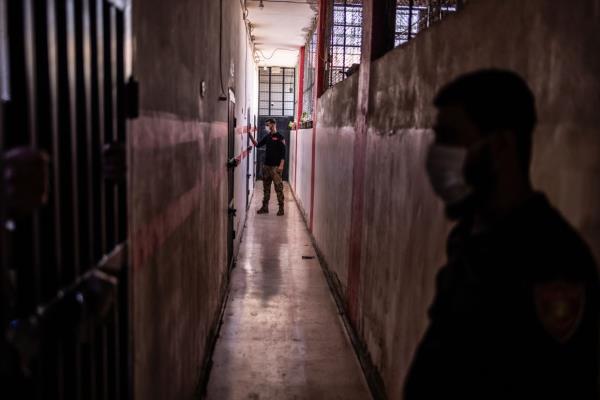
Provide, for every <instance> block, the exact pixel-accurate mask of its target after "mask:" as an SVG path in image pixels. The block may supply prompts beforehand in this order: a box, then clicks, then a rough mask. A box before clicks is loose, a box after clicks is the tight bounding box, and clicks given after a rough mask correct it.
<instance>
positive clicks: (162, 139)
mask: <svg viewBox="0 0 600 400" xmlns="http://www.w3.org/2000/svg"><path fill="white" fill-rule="evenodd" d="M227 126H228V125H227V123H225V122H214V123H202V122H197V121H182V120H180V119H178V118H177V117H173V116H170V115H167V116H165V115H154V114H151V115H147V116H142V117H140V119H138V120H137V121H136V122H135V123H134V128H133V131H132V135H131V136H132V139H131V140H132V146H133V147H134V150H135V149H142V148H146V149H147V148H161V147H163V146H168V145H172V144H173V142H178V141H189V140H190V139H197V140H203V139H204V136H203V135H202V133H201V131H209V132H210V140H214V139H218V138H225V137H227V129H228V128H227ZM173 132H177V135H176V136H174V135H169V133H173ZM199 135H200V136H199ZM223 159H226V149H224V154H223ZM133 163H134V165H133V167H134V168H135V160H134V161H133ZM226 173H227V169H226V166H225V164H224V165H223V169H213V170H209V171H207V174H206V175H205V176H204V178H203V180H204V182H197V183H196V185H195V186H194V187H193V188H192V189H190V190H189V191H188V192H186V193H184V194H183V195H181V196H180V197H178V198H177V199H175V200H173V201H172V202H170V203H169V204H168V205H167V206H166V207H165V208H164V209H163V210H162V211H161V212H160V213H159V214H157V215H155V216H154V217H153V218H152V219H151V220H150V221H148V222H146V223H145V224H143V225H142V226H140V227H139V228H137V229H136V227H133V229H134V230H133V232H131V234H130V235H131V236H130V243H131V257H132V264H133V265H132V268H133V269H134V270H140V269H142V268H143V267H145V266H146V265H148V263H149V261H150V260H151V259H152V258H153V257H154V255H155V253H156V252H157V250H159V249H160V248H161V247H162V246H164V244H165V243H166V241H167V240H168V239H169V238H170V237H171V236H172V235H173V233H175V231H176V230H177V229H178V228H179V227H180V226H181V224H183V223H184V222H185V221H186V220H187V219H188V218H189V217H190V216H191V215H192V213H193V212H194V211H195V210H196V209H197V208H199V207H201V206H202V204H203V203H202V200H203V198H205V197H206V191H207V189H208V190H211V191H212V192H215V193H216V192H218V191H219V188H220V187H221V186H222V185H226V183H227V179H226ZM207 179H208V181H209V183H208V188H207V183H206V180H207Z"/></svg>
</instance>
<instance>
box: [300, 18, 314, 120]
mask: <svg viewBox="0 0 600 400" xmlns="http://www.w3.org/2000/svg"><path fill="white" fill-rule="evenodd" d="M316 71H317V29H316V27H315V29H314V30H313V32H312V33H311V34H310V35H309V39H308V42H307V43H306V46H305V53H304V93H302V96H303V98H302V115H300V119H301V120H304V121H312V120H313V103H314V97H313V96H314V90H315V89H316V86H315V78H316Z"/></svg>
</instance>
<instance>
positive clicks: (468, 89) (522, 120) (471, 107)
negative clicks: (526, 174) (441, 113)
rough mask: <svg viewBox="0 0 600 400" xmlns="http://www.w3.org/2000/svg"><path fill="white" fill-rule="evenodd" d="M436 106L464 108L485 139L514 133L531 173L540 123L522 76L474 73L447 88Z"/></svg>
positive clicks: (521, 156)
mask: <svg viewBox="0 0 600 400" xmlns="http://www.w3.org/2000/svg"><path fill="white" fill-rule="evenodd" d="M433 103H434V105H435V106H436V107H438V108H441V107H446V106H462V107H463V109H464V110H465V112H466V113H467V115H468V116H469V117H470V118H471V120H472V121H473V122H474V123H475V125H477V127H478V128H479V129H480V130H481V132H482V133H483V134H484V135H488V134H491V133H493V132H495V131H499V130H512V131H514V132H515V133H516V134H517V144H518V146H519V149H518V151H519V157H520V160H521V162H522V164H523V167H524V168H525V169H526V170H528V169H529V164H530V161H531V147H532V134H533V128H534V127H535V124H536V122H537V116H536V111H535V97H534V95H533V93H532V92H531V90H530V89H529V87H528V86H527V83H525V81H524V80H523V79H522V78H521V77H520V76H519V75H517V74H515V73H514V72H511V71H506V70H499V69H486V70H480V71H475V72H471V73H469V74H466V75H462V76H460V77H458V78H457V79H456V80H454V81H452V82H450V83H449V84H447V85H446V86H444V87H443V88H442V89H441V90H440V91H439V92H438V94H437V96H436V98H435V100H434V102H433Z"/></svg>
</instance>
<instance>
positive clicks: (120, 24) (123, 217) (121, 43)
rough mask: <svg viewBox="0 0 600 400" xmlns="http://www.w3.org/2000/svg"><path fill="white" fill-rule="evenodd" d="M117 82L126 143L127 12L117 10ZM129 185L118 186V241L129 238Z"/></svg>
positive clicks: (119, 137)
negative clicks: (127, 191) (127, 192)
mask: <svg viewBox="0 0 600 400" xmlns="http://www.w3.org/2000/svg"><path fill="white" fill-rule="evenodd" d="M115 32H116V57H115V61H116V84H117V100H116V109H117V114H116V115H117V126H116V128H117V141H118V142H119V143H122V144H123V145H126V114H125V107H126V106H127V105H126V104H125V13H124V12H123V10H117V11H116V26H115ZM126 190H127V185H126V184H125V183H124V182H120V183H119V185H118V187H117V210H118V214H117V243H122V242H124V241H125V240H127V194H126Z"/></svg>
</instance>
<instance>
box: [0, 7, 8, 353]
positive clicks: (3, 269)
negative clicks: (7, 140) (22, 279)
mask: <svg viewBox="0 0 600 400" xmlns="http://www.w3.org/2000/svg"><path fill="white" fill-rule="evenodd" d="M7 27H8V19H7V13H6V0H0V176H4V165H3V161H2V159H3V157H1V155H2V154H4V135H5V127H4V107H5V103H6V102H7V101H8V100H9V99H10V86H9V82H10V78H9V69H8V65H9V60H8V32H7ZM4 195H5V194H4V185H0V292H1V293H7V289H8V287H7V281H6V278H7V276H8V265H7V257H6V254H7V250H8V249H7V246H6V242H5V235H4V230H5V228H4V223H5V220H6V210H5V204H4ZM8 320H9V307H8V302H7V301H2V302H0V324H1V325H0V326H1V327H3V328H4V327H6V326H8ZM0 340H3V339H0ZM5 350H6V346H0V359H2V360H7V359H8V354H6V353H5Z"/></svg>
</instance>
